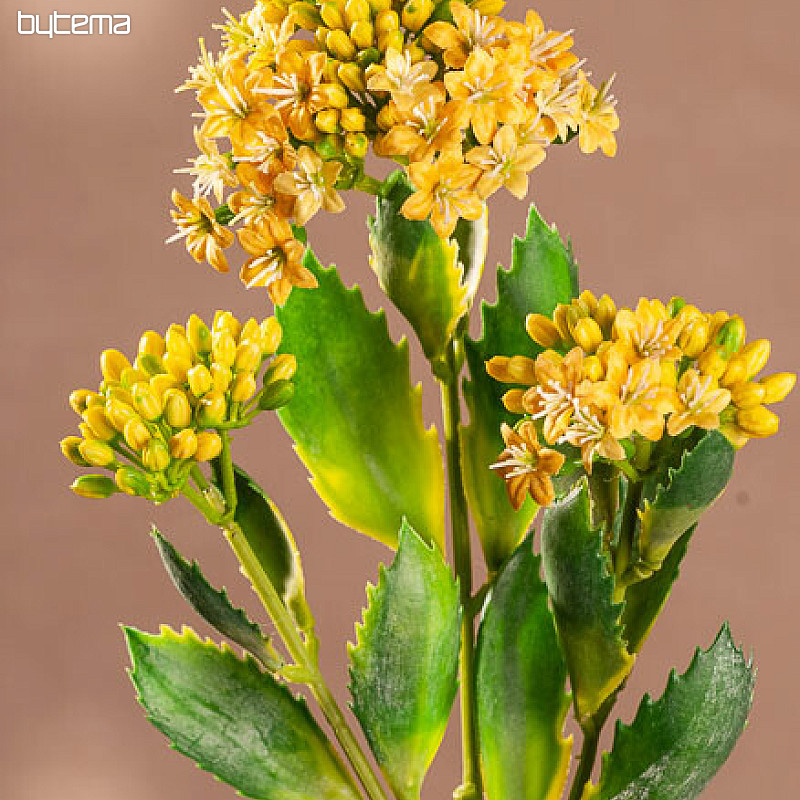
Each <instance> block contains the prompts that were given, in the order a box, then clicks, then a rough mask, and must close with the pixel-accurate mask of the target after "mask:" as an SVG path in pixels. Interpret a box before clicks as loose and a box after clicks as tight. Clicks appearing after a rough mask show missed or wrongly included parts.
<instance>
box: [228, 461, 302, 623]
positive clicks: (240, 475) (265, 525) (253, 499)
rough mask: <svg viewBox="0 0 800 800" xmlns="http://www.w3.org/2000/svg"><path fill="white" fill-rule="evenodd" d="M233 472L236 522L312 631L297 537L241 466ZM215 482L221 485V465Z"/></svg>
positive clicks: (277, 587) (278, 588)
mask: <svg viewBox="0 0 800 800" xmlns="http://www.w3.org/2000/svg"><path fill="white" fill-rule="evenodd" d="M233 472H234V484H235V486H236V511H235V513H234V520H235V521H236V522H237V523H238V525H239V527H240V528H241V529H242V533H243V534H244V537H245V539H247V543H248V544H249V545H250V547H251V548H252V550H253V553H254V554H255V556H256V558H257V559H258V561H259V563H260V564H261V566H262V567H263V569H264V572H266V573H267V575H268V576H269V579H270V581H271V582H272V585H273V586H274V587H275V590H276V591H277V592H278V594H279V595H280V596H281V598H282V599H283V602H284V604H285V606H286V608H287V609H288V610H289V611H290V612H291V613H292V615H293V616H294V618H295V619H296V620H297V623H298V625H300V627H301V628H302V629H303V630H308V629H309V628H310V627H312V625H313V620H312V617H311V612H310V611H309V609H308V605H307V603H306V598H305V581H304V579H303V567H302V564H301V563H300V551H299V550H298V549H297V545H296V544H295V541H294V536H292V532H291V531H290V530H289V526H288V525H287V524H286V521H285V520H284V518H283V516H282V515H281V512H280V511H278V508H277V506H276V505H275V504H274V503H273V502H272V500H270V499H269V497H267V496H266V494H264V491H263V489H261V487H260V486H259V485H258V484H257V483H256V482H255V481H254V480H253V479H252V478H251V477H250V476H249V475H248V474H247V473H246V472H245V471H244V470H243V469H242V468H241V467H238V466H236V465H234V468H233ZM214 480H215V482H216V483H217V485H218V486H221V477H220V475H219V469H218V463H217V462H215V469H214Z"/></svg>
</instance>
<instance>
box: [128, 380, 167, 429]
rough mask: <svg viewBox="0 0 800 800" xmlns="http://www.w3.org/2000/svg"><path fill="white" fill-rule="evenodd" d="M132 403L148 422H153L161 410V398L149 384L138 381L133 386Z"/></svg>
mask: <svg viewBox="0 0 800 800" xmlns="http://www.w3.org/2000/svg"><path fill="white" fill-rule="evenodd" d="M133 404H134V406H136V410H137V411H138V412H139V413H140V414H141V415H142V417H144V419H146V420H147V421H148V422H155V420H157V419H158V418H159V417H160V416H161V412H162V410H163V407H162V404H161V398H160V397H159V396H158V394H157V393H156V392H154V391H153V389H152V386H151V385H150V384H144V383H140V384H139V385H138V386H135V387H134V388H133Z"/></svg>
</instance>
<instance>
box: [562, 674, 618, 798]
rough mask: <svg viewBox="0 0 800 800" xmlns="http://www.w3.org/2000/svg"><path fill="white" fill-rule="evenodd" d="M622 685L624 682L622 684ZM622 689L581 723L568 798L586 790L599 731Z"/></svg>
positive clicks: (595, 756) (579, 794)
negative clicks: (579, 748)
mask: <svg viewBox="0 0 800 800" xmlns="http://www.w3.org/2000/svg"><path fill="white" fill-rule="evenodd" d="M623 685H624V684H623ZM621 690H622V686H620V687H619V689H617V691H616V692H614V693H613V694H612V695H611V696H610V697H609V698H608V699H607V700H606V701H605V702H604V703H603V705H601V706H600V708H599V709H597V713H596V714H595V715H594V716H592V717H590V718H589V719H588V720H587V721H586V722H584V723H582V724H581V730H582V731H583V744H582V746H581V754H580V756H579V761H578V769H577V770H576V771H575V777H574V778H573V780H572V788H571V789H570V793H569V798H568V800H580V799H581V797H582V796H583V793H584V791H585V790H586V785H587V784H588V783H589V780H590V779H591V777H592V768H593V767H594V762H595V759H596V758H597V745H598V744H599V742H600V733H601V732H602V730H603V725H605V723H606V720H607V719H608V715H609V714H610V713H611V709H612V708H614V703H616V702H617V695H618V694H619V692H620V691H621Z"/></svg>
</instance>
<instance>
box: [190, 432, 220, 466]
mask: <svg viewBox="0 0 800 800" xmlns="http://www.w3.org/2000/svg"><path fill="white" fill-rule="evenodd" d="M221 452H222V439H220V437H219V434H218V433H214V432H213V431H200V433H198V434H197V451H196V452H195V454H194V457H195V460H196V461H211V459H212V458H216V457H217V456H218V455H219V454H220V453H221Z"/></svg>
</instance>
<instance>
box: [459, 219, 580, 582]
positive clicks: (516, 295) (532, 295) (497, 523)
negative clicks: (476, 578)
mask: <svg viewBox="0 0 800 800" xmlns="http://www.w3.org/2000/svg"><path fill="white" fill-rule="evenodd" d="M577 291H578V286H577V266H576V264H575V261H574V259H573V257H572V253H571V251H570V249H569V248H567V247H565V246H564V244H563V242H562V241H561V237H560V236H559V235H558V232H557V231H556V229H555V228H554V227H550V226H549V225H547V224H546V223H545V222H544V220H542V218H541V216H539V213H538V212H537V210H536V208H535V207H533V206H531V210H530V213H529V216H528V227H527V230H526V234H525V238H524V239H519V238H515V239H514V246H513V253H512V259H511V269H509V270H504V269H502V268H499V269H498V271H497V303H496V304H495V305H490V304H488V303H485V302H484V303H483V304H482V307H481V318H482V323H483V324H482V336H481V338H480V339H479V340H477V341H474V340H472V339H469V338H467V339H466V340H465V342H464V348H465V354H466V361H467V366H468V369H469V379H468V380H465V382H464V397H465V400H466V403H467V408H468V410H469V417H470V422H469V424H468V425H466V426H464V428H463V433H462V459H463V464H464V483H465V489H466V493H467V498H468V500H469V504H470V508H471V510H472V513H473V517H474V519H475V526H476V528H477V530H478V534H479V536H480V539H481V543H482V545H483V550H484V555H485V557H486V561H487V564H488V566H489V568H490V569H491V570H496V569H499V567H500V566H501V565H502V564H503V562H504V561H505V560H506V559H507V558H508V557H509V556H510V555H511V553H512V552H513V551H514V549H515V548H516V547H517V545H518V544H519V543H520V541H521V540H522V538H523V537H524V536H525V534H526V533H527V531H528V528H529V527H530V524H531V522H532V521H533V518H534V517H535V515H536V511H537V506H536V504H535V503H534V502H533V500H531V499H530V498H528V499H526V501H525V503H524V504H523V506H522V508H521V509H520V510H519V511H518V512H515V511H514V509H513V508H512V507H511V504H510V503H509V501H508V497H507V495H506V491H505V485H504V483H503V480H502V479H501V478H500V477H499V476H497V475H495V474H494V473H493V472H492V471H491V470H490V469H489V467H490V465H491V464H493V463H494V462H495V461H496V460H497V456H498V455H499V454H500V452H501V451H502V450H503V446H504V445H503V439H502V436H501V435H500V426H501V424H502V423H503V422H506V423H508V424H513V422H514V421H515V419H514V417H513V416H512V415H511V414H509V413H508V412H507V411H506V410H505V408H504V407H503V404H502V401H501V398H502V396H503V394H504V393H505V392H506V391H507V389H508V388H509V387H508V386H507V385H505V384H502V383H499V382H498V381H495V380H494V379H493V378H491V377H489V375H488V374H487V373H486V367H485V362H486V361H487V360H488V359H490V358H492V357H493V356H496V355H502V356H513V355H526V356H529V357H531V358H534V357H535V356H536V355H537V354H538V353H539V352H541V348H540V347H539V346H538V345H537V344H536V343H535V342H533V341H532V340H531V338H530V337H529V336H528V334H527V333H526V331H525V317H526V316H527V315H528V314H531V313H538V314H546V315H550V314H552V313H553V311H554V310H555V307H556V306H557V305H558V304H559V303H568V302H569V301H570V300H571V299H572V298H573V297H574V296H575V295H576V294H577Z"/></svg>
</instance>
